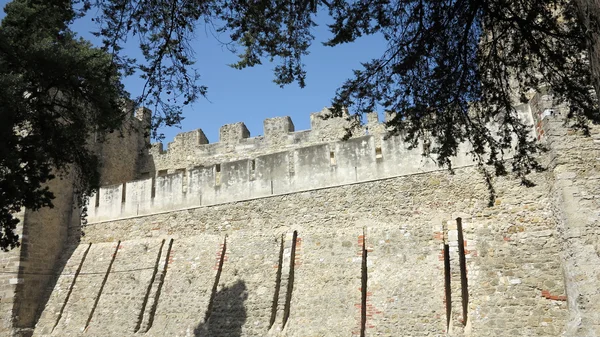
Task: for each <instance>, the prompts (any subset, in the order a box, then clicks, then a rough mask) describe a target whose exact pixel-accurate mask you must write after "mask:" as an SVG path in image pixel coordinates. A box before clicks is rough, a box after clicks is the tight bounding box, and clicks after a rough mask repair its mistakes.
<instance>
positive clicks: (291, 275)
mask: <svg viewBox="0 0 600 337" xmlns="http://www.w3.org/2000/svg"><path fill="white" fill-rule="evenodd" d="M297 241H298V231H294V235H293V236H292V252H291V253H290V273H289V276H288V284H287V293H286V295H285V306H284V307H283V325H282V327H281V328H282V329H283V328H284V327H285V324H286V323H287V321H288V318H290V306H291V304H292V291H294V268H295V261H296V242H297Z"/></svg>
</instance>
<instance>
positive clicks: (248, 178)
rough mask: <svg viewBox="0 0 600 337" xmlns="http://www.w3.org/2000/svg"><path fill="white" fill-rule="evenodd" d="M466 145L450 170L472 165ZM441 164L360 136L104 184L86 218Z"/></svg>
mask: <svg viewBox="0 0 600 337" xmlns="http://www.w3.org/2000/svg"><path fill="white" fill-rule="evenodd" d="M188 134H190V133H186V135H188ZM190 138H193V137H188V138H187V139H190ZM378 144H380V145H378ZM173 148H176V147H173ZM467 150H468V149H467V148H466V147H465V148H464V149H462V151H461V154H460V155H459V156H458V157H456V158H455V159H454V163H453V166H454V167H456V168H458V167H464V166H469V165H472V164H473V162H472V159H471V158H470V157H469V156H468V155H467V152H468V151H467ZM167 154H168V152H167ZM439 169H440V168H439V167H438V166H437V164H436V163H435V162H434V161H433V160H432V159H431V158H428V157H423V155H422V148H421V147H417V148H414V149H408V147H407V145H406V144H405V143H404V142H403V140H402V138H401V137H390V138H388V139H384V137H383V135H368V136H361V137H356V138H353V139H350V140H348V141H337V142H329V143H323V144H316V145H311V146H305V147H298V148H295V149H290V150H287V151H280V152H275V153H270V154H264V155H259V156H256V157H252V158H248V159H241V160H232V161H223V162H219V163H215V164H212V165H205V166H195V167H191V168H190V167H185V166H181V167H176V168H175V169H174V172H164V171H159V174H158V175H156V176H151V177H149V178H147V179H142V180H136V181H132V182H128V183H125V184H121V185H112V186H106V187H102V188H100V190H99V192H98V194H97V195H95V196H92V198H91V199H90V203H89V205H90V210H89V218H88V220H89V222H90V223H94V222H101V221H107V220H115V219H120V218H127V217H135V216H140V215H147V214H155V213H161V212H165V211H172V210H178V209H185V208H194V207H200V206H207V205H215V204H222V203H229V202H235V201H242V200H249V199H255V198H262V197H268V196H273V195H282V194H288V193H294V192H300V191H306V190H313V189H319V188H326V187H333V186H340V185H346V184H354V183H359V182H366V181H372V180H378V179H385V178H391V177H397V176H403V175H410V174H418V173H424V172H431V171H435V170H439Z"/></svg>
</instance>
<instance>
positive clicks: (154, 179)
mask: <svg viewBox="0 0 600 337" xmlns="http://www.w3.org/2000/svg"><path fill="white" fill-rule="evenodd" d="M155 196H156V178H154V177H153V178H152V189H151V191H150V198H154V197H155Z"/></svg>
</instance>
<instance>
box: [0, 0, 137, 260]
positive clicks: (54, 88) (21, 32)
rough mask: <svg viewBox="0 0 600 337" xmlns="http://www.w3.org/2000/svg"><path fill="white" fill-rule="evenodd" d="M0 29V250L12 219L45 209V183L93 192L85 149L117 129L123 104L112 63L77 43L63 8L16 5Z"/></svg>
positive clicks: (39, 2) (48, 197) (94, 168)
mask: <svg viewBox="0 0 600 337" xmlns="http://www.w3.org/2000/svg"><path fill="white" fill-rule="evenodd" d="M5 11H6V17H5V18H4V20H3V21H2V24H1V25H0V248H1V249H3V250H8V249H10V248H14V247H15V246H17V245H18V239H19V238H18V236H17V235H16V234H15V228H16V225H17V223H18V219H17V218H16V217H15V214H16V213H18V212H20V211H21V210H22V209H23V208H27V209H30V210H37V209H39V208H41V207H51V206H52V199H53V193H52V191H50V190H49V189H48V187H47V186H46V183H47V182H48V181H49V180H51V179H54V178H58V177H55V176H56V175H57V173H58V172H63V171H65V169H67V168H70V169H72V170H74V171H75V174H74V176H76V177H78V179H76V189H77V191H78V192H79V196H80V197H83V196H84V195H86V194H89V193H90V192H91V190H92V189H93V188H95V187H97V185H98V179H99V177H98V173H97V172H98V159H97V158H96V156H95V154H94V153H93V152H92V149H91V148H90V147H89V146H88V144H87V140H88V139H89V138H90V135H92V134H93V133H96V134H97V135H98V136H99V137H100V136H101V135H103V134H106V133H108V132H111V131H114V130H116V129H118V128H120V126H121V124H122V122H123V120H124V118H125V115H126V113H125V112H124V111H123V109H122V104H121V103H122V102H123V98H126V97H127V93H126V92H125V91H124V88H123V85H122V84H121V82H120V75H119V72H118V69H117V68H116V67H115V66H114V65H113V63H112V62H111V56H110V55H109V54H107V53H105V52H104V51H102V50H100V49H98V48H94V47H92V46H91V45H90V44H89V43H88V42H86V41H83V40H81V39H79V38H77V36H76V34H75V33H74V32H72V31H71V30H70V29H69V28H68V25H69V24H70V23H71V22H72V21H73V19H74V18H75V17H76V13H75V11H73V10H72V6H71V2H70V1H68V0H36V1H32V0H17V1H13V2H12V3H10V4H8V5H7V6H6V8H5Z"/></svg>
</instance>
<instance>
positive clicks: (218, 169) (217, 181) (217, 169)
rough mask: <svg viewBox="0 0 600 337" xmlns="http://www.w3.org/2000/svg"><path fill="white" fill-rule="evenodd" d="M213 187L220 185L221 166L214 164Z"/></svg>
mask: <svg viewBox="0 0 600 337" xmlns="http://www.w3.org/2000/svg"><path fill="white" fill-rule="evenodd" d="M215 185H217V186H218V185H221V164H215Z"/></svg>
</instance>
